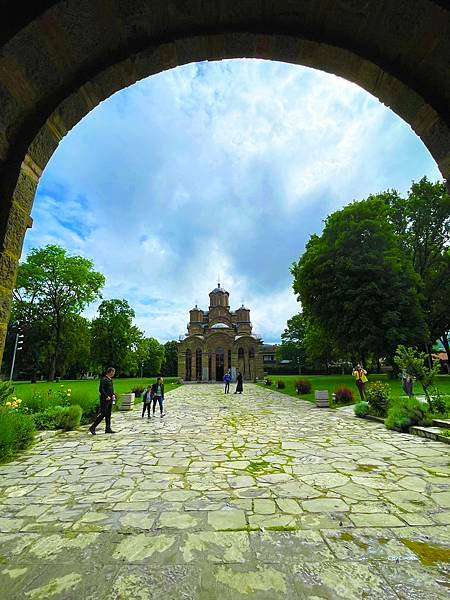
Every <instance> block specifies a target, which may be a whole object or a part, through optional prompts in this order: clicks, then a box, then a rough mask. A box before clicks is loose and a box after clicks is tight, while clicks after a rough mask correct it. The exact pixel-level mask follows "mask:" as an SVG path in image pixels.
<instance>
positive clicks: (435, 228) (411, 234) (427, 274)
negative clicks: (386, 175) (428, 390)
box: [381, 177, 450, 364]
mask: <svg viewBox="0 0 450 600" xmlns="http://www.w3.org/2000/svg"><path fill="white" fill-rule="evenodd" d="M381 196H382V197H383V199H384V201H385V202H386V205H387V206H388V218H389V220H390V222H391V223H392V225H393V227H394V229H395V233H396V234H397V236H398V238H399V240H400V243H401V245H402V247H403V249H404V251H405V253H406V254H407V255H408V256H409V257H410V259H411V262H412V265H413V267H414V270H415V271H416V273H417V274H418V275H419V276H420V280H421V282H422V292H423V293H422V295H421V300H422V307H423V313H424V317H425V320H426V323H427V325H428V329H429V333H430V336H429V339H428V342H429V343H428V344H427V350H428V354H429V356H430V353H431V347H432V344H433V342H434V341H435V340H436V339H437V338H439V339H440V340H441V341H442V343H443V345H444V347H445V349H446V351H447V354H448V355H449V356H450V348H449V344H448V335H449V333H450V311H449V310H448V302H449V298H450V250H449V244H450V196H449V194H448V192H447V188H446V186H445V184H444V183H443V182H439V181H438V182H435V183H432V182H430V181H429V180H428V179H427V178H426V177H423V178H422V179H421V180H420V181H419V182H416V183H413V184H412V186H411V189H410V191H409V193H408V196H407V197H406V198H402V197H401V196H400V195H399V194H398V193H397V192H395V191H391V192H386V193H384V194H382V195H381ZM430 364H431V356H430Z"/></svg>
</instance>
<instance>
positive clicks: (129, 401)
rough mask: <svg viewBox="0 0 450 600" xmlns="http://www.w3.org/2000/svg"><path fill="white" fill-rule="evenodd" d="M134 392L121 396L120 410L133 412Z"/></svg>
mask: <svg viewBox="0 0 450 600" xmlns="http://www.w3.org/2000/svg"><path fill="white" fill-rule="evenodd" d="M134 398H135V394H134V392H130V393H128V394H121V396H120V407H119V409H120V410H133V406H134Z"/></svg>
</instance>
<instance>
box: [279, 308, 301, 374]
mask: <svg viewBox="0 0 450 600" xmlns="http://www.w3.org/2000/svg"><path fill="white" fill-rule="evenodd" d="M286 325H287V327H286V329H285V330H284V332H283V333H282V334H281V344H280V345H279V346H278V348H277V359H278V360H290V361H291V362H292V363H293V364H294V365H298V367H299V371H300V369H301V367H304V366H305V364H306V352H305V335H306V319H305V317H304V315H303V314H302V313H299V314H298V315H294V316H293V317H291V318H290V319H288V321H287V323H286Z"/></svg>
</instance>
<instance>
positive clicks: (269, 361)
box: [262, 344, 278, 367]
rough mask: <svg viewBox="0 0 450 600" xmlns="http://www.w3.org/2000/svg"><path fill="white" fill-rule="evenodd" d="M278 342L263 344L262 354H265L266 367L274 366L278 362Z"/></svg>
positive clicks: (264, 362) (264, 363)
mask: <svg viewBox="0 0 450 600" xmlns="http://www.w3.org/2000/svg"><path fill="white" fill-rule="evenodd" d="M277 348H278V345H277V344H263V347H262V354H263V365H264V367H273V366H275V365H276V363H277V357H276V353H277Z"/></svg>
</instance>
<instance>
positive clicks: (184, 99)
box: [24, 60, 439, 342]
mask: <svg viewBox="0 0 450 600" xmlns="http://www.w3.org/2000/svg"><path fill="white" fill-rule="evenodd" d="M423 175H428V177H430V178H431V179H433V180H435V179H437V178H439V172H438V170H437V167H436V165H435V163H434V161H433V159H432V158H431V156H430V154H429V153H428V151H427V150H426V148H425V147H424V146H423V144H422V142H421V141H420V140H419V139H418V138H417V137H416V136H415V134H414V133H413V132H412V131H411V129H410V127H409V126H408V125H407V124H406V123H404V122H403V121H401V119H400V118H399V117H397V116H396V115H395V114H394V113H392V112H391V111H390V110H388V109H387V108H386V107H384V106H383V105H382V104H381V103H380V102H379V101H378V100H376V99H375V98H373V97H372V96H370V95H369V94H367V93H366V92H364V91H363V90H361V89H360V88H358V87H357V86H355V85H353V84H351V83H348V82H347V81H345V80H342V79H340V78H338V77H335V76H332V75H328V74H325V73H322V72H320V71H314V70H311V69H308V68H303V67H298V66H293V65H285V64H282V63H276V62H268V61H258V60H233V61H223V62H216V63H200V64H192V65H187V66H184V67H179V68H177V69H173V70H171V71H167V72H165V73H161V74H159V75H156V76H154V77H150V78H148V79H146V80H144V81H141V82H139V83H138V84H136V85H134V86H132V87H130V88H128V89H125V90H123V91H121V92H119V93H117V94H115V95H114V96H112V97H111V98H110V99H108V100H107V101H105V102H103V103H102V104H101V105H100V106H99V107H97V108H96V109H95V110H94V111H92V112H91V113H90V114H89V115H88V116H87V117H86V118H85V119H83V120H82V121H81V122H80V123H79V124H78V125H77V126H76V127H75V128H74V129H73V130H72V131H71V132H70V133H69V134H68V135H67V136H66V137H65V138H64V140H63V141H62V142H61V144H60V146H59V148H58V149H57V151H56V152H55V154H54V155H53V157H52V159H51V161H50V162H49V164H48V165H47V167H46V169H45V171H44V174H43V176H42V179H41V182H40V185H39V189H38V193H37V197H36V200H35V204H34V208H33V218H34V226H33V229H32V230H30V231H29V232H28V234H27V237H26V243H25V249H24V255H26V252H27V251H28V250H29V249H30V248H32V247H36V246H41V245H44V244H47V243H57V244H60V245H62V246H64V247H65V248H67V250H69V251H70V252H71V253H76V254H81V255H83V256H86V257H89V258H92V259H93V260H94V263H95V267H96V269H97V270H99V271H101V272H102V273H104V274H105V276H106V278H107V284H106V287H105V288H104V292H103V297H104V298H126V299H127V300H128V301H129V302H130V304H131V305H132V306H133V307H134V309H135V311H136V322H137V324H138V325H139V326H140V327H141V328H142V329H144V330H145V332H146V334H147V335H151V336H154V337H157V338H158V339H160V340H161V341H166V340H168V339H176V338H178V335H179V334H181V333H184V331H185V328H186V322H187V320H188V311H189V309H190V308H191V307H192V306H193V305H194V304H195V303H198V304H199V306H201V307H203V308H205V309H206V308H207V305H208V292H209V291H210V290H211V289H213V288H214V287H215V286H216V283H217V277H218V274H220V279H221V283H222V285H223V286H224V287H225V288H226V289H227V290H228V291H229V292H230V302H231V305H232V308H233V307H237V306H238V305H240V304H241V303H242V302H244V303H245V304H246V305H247V306H248V307H249V308H251V310H252V321H253V325H254V331H255V332H256V333H260V334H262V336H263V338H264V339H265V341H267V342H272V341H277V340H278V339H279V336H280V333H281V332H282V330H283V328H284V327H285V324H286V320H287V319H288V318H289V317H290V316H292V315H293V314H294V313H295V312H297V311H298V305H297V303H296V299H295V296H294V294H293V292H292V287H291V285H292V281H291V275H290V272H289V267H290V265H291V263H292V262H293V261H294V260H296V259H297V258H298V257H299V256H300V255H301V253H302V252H303V250H304V246H305V243H306V241H307V240H308V238H309V236H310V235H311V234H312V233H314V232H320V231H321V229H322V227H323V219H324V218H325V217H326V216H327V215H328V214H329V213H330V212H332V211H334V210H336V209H338V208H340V207H342V206H343V205H345V204H347V203H348V202H350V201H352V200H354V199H361V198H364V197H366V196H367V195H368V194H370V193H375V192H378V191H382V190H384V189H387V188H393V187H394V188H397V189H399V190H400V191H401V192H406V190H407V189H408V188H409V186H410V183H411V181H412V180H417V179H419V178H421V177H422V176H423ZM95 310H96V305H95V306H92V307H90V309H89V311H88V313H87V314H88V315H89V316H92V315H93V314H95Z"/></svg>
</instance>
